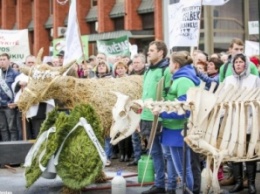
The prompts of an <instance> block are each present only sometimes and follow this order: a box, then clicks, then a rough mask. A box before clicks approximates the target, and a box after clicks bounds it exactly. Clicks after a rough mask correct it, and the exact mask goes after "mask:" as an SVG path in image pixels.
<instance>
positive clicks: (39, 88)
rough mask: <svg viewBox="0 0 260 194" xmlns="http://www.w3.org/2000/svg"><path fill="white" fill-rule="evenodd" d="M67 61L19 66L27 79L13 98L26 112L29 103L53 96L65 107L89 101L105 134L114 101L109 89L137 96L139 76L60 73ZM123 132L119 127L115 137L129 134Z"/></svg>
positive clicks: (139, 83)
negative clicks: (55, 64)
mask: <svg viewBox="0 0 260 194" xmlns="http://www.w3.org/2000/svg"><path fill="white" fill-rule="evenodd" d="M38 58H39V57H38ZM71 65H72V64H68V65H66V66H65V67H61V68H54V67H50V66H49V65H45V64H39V62H38V65H36V66H34V67H32V68H29V67H26V66H23V67H21V72H23V73H25V74H26V75H28V76H29V82H28V85H27V87H26V88H24V91H23V92H22V94H21V96H20V97H19V100H18V102H17V104H18V107H19V109H20V110H22V111H23V112H27V110H28V109H29V108H30V107H31V106H32V105H34V104H37V103H39V102H42V101H45V100H48V99H57V100H59V102H61V103H62V104H64V105H65V107H67V108H69V109H70V108H73V107H74V106H75V105H76V104H78V103H83V102H84V103H89V104H90V105H91V106H93V108H94V109H95V111H96V112H97V114H98V115H99V116H100V118H101V123H102V126H103V129H104V130H105V133H106V135H108V134H109V130H110V127H111V124H112V107H113V106H114V104H115V103H116V96H115V95H114V93H112V92H111V91H119V92H122V93H124V94H126V95H129V96H130V97H131V99H139V98H140V97H141V93H142V79H143V78H142V76H127V77H123V78H103V79H79V78H75V77H71V76H63V75H62V74H63V73H64V72H65V71H66V70H67V69H68V68H69V67H70V66H71ZM127 133H129V131H122V130H121V133H120V134H119V136H118V137H116V138H119V139H120V138H121V136H122V137H125V136H129V135H131V134H127ZM116 138H115V139H116Z"/></svg>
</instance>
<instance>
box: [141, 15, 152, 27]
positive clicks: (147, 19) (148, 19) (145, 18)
mask: <svg viewBox="0 0 260 194" xmlns="http://www.w3.org/2000/svg"><path fill="white" fill-rule="evenodd" d="M141 16H142V22H143V29H144V30H149V29H154V13H147V14H142V15H141Z"/></svg>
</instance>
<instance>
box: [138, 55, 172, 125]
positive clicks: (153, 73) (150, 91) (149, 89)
mask: <svg viewBox="0 0 260 194" xmlns="http://www.w3.org/2000/svg"><path fill="white" fill-rule="evenodd" d="M168 66H169V60H168V59H163V60H161V61H160V62H159V63H158V64H156V65H153V66H151V67H150V68H149V69H148V70H146V72H145V74H144V82H143V93H142V100H147V99H153V100H156V86H157V84H158V82H159V81H160V80H161V78H162V77H163V76H164V88H165V89H166V88H169V87H170V84H171V73H170V70H169V67H168ZM165 97H166V90H164V91H163V98H165ZM153 118H154V116H153V114H152V112H151V111H150V110H149V109H146V108H145V109H144V110H143V111H142V114H141V119H142V120H145V121H153Z"/></svg>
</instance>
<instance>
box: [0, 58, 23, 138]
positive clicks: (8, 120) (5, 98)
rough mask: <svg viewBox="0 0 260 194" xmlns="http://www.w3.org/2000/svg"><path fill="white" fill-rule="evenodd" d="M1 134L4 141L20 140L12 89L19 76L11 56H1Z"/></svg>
mask: <svg viewBox="0 0 260 194" xmlns="http://www.w3.org/2000/svg"><path fill="white" fill-rule="evenodd" d="M0 67H1V71H0V99H1V100H0V121H1V124H0V133H1V138H2V141H10V140H11V141H16V140H18V131H17V126H16V112H15V109H14V108H15V106H14V103H13V102H14V94H13V91H12V88H11V85H12V83H13V82H14V80H15V78H16V76H17V75H18V74H19V73H18V72H17V71H15V70H13V69H12V67H11V62H10V56H9V55H8V54H7V53H2V54H0Z"/></svg>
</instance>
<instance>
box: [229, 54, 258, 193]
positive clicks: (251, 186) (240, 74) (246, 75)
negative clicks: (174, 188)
mask: <svg viewBox="0 0 260 194" xmlns="http://www.w3.org/2000/svg"><path fill="white" fill-rule="evenodd" d="M249 64H250V63H249V59H248V58H247V57H246V56H245V55H244V54H237V55H236V56H235V57H234V59H233V62H232V71H233V75H231V76H228V77H226V79H225V80H224V84H225V85H229V84H231V85H234V86H238V87H240V88H241V89H242V88H249V89H252V88H259V87H260V79H259V77H258V76H256V75H253V74H251V73H250V68H249ZM248 115H249V116H250V114H248ZM251 128H252V126H250V125H248V129H247V137H246V143H247V146H248V143H249V140H250V136H251ZM245 163H246V174H247V177H248V193H250V194H253V193H256V188H255V177H256V161H250V162H245ZM232 166H233V174H234V178H235V181H236V184H235V185H234V187H233V188H231V189H230V190H229V192H230V193H237V192H239V191H242V190H243V189H244V188H243V165H242V162H234V163H233V164H232Z"/></svg>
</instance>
